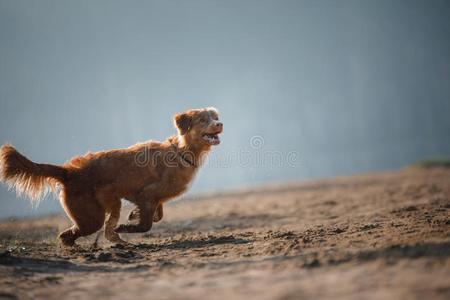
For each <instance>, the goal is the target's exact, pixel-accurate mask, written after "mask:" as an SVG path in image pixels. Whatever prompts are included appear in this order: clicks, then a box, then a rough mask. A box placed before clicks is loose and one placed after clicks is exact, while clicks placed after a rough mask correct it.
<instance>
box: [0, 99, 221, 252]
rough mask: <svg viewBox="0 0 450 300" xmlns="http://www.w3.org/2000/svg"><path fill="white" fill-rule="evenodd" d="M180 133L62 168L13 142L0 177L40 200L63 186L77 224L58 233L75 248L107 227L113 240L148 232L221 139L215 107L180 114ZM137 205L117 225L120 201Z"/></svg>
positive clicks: (0, 164)
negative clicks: (80, 239)
mask: <svg viewBox="0 0 450 300" xmlns="http://www.w3.org/2000/svg"><path fill="white" fill-rule="evenodd" d="M174 123H175V126H176V127H177V129H178V135H176V136H171V137H169V138H168V139H167V140H165V141H164V142H156V141H148V142H145V143H141V144H136V145H134V146H131V147H129V148H126V149H117V150H110V151H101V152H96V153H88V154H86V155H85V156H78V157H75V158H73V159H72V160H70V161H69V162H67V163H65V164H64V165H63V166H56V165H50V164H37V163H34V162H32V161H30V160H28V159H27V158H26V157H24V156H23V155H21V154H20V153H19V152H17V150H16V149H14V148H13V147H12V146H10V145H3V146H2V147H1V148H0V180H1V181H4V182H6V183H7V184H8V185H9V186H10V187H13V188H15V189H16V191H17V193H18V194H19V195H21V194H25V195H27V196H28V197H29V198H30V199H31V200H39V198H41V197H42V196H43V195H44V194H45V193H46V192H47V191H48V190H49V188H51V189H52V190H55V187H57V186H60V187H61V191H60V194H59V198H60V201H61V205H62V207H63V208H64V210H65V212H66V213H67V215H68V216H69V218H70V219H71V220H72V221H73V223H74V224H73V226H72V227H70V228H69V229H67V230H65V231H64V232H62V233H61V234H60V235H59V239H60V240H61V242H62V244H63V245H66V246H72V245H74V243H75V240H76V239H77V238H78V237H80V236H86V235H90V234H92V233H94V232H96V231H98V230H99V229H100V228H101V227H102V226H103V224H104V225H105V237H106V238H107V239H108V240H109V241H111V242H115V243H122V242H123V240H122V239H121V238H120V237H119V235H118V234H117V233H125V232H146V231H148V230H150V228H151V227H152V223H153V222H158V221H159V220H161V218H162V217H163V207H162V205H163V203H164V202H166V201H168V200H169V199H172V198H174V197H176V196H178V195H180V194H181V193H183V192H184V191H185V190H186V189H187V187H188V184H189V183H190V182H191V181H192V179H193V178H194V175H195V173H196V171H197V169H198V168H199V166H200V164H201V162H202V160H203V158H204V156H205V154H206V153H207V152H208V151H209V150H210V148H211V146H212V145H218V144H219V143H220V140H219V137H218V134H220V133H221V132H222V129H223V125H222V123H221V122H219V116H218V112H217V110H216V109H214V108H205V109H191V110H188V111H187V112H184V113H180V114H176V115H175V116H174ZM122 198H124V199H126V200H128V201H131V202H132V203H134V204H135V205H136V208H135V209H134V210H133V211H132V212H131V213H130V215H129V217H128V220H129V221H128V223H127V224H122V225H120V226H118V227H116V226H117V222H118V220H119V216H120V208H121V199H122Z"/></svg>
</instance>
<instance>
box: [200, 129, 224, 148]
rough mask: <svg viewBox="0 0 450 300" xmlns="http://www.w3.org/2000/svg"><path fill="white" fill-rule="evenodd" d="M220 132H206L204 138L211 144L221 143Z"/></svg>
mask: <svg viewBox="0 0 450 300" xmlns="http://www.w3.org/2000/svg"><path fill="white" fill-rule="evenodd" d="M219 133H220V132H218V133H205V134H204V135H203V136H202V138H203V139H204V140H205V141H207V142H208V144H210V145H219V144H220V139H219Z"/></svg>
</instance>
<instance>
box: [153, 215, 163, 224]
mask: <svg viewBox="0 0 450 300" xmlns="http://www.w3.org/2000/svg"><path fill="white" fill-rule="evenodd" d="M162 217H163V216H162V215H159V214H155V215H154V216H153V222H155V223H158V222H159V221H161V219H162Z"/></svg>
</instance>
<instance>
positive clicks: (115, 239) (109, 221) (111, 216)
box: [105, 199, 127, 244]
mask: <svg viewBox="0 0 450 300" xmlns="http://www.w3.org/2000/svg"><path fill="white" fill-rule="evenodd" d="M120 208H121V202H120V199H117V200H116V201H114V202H113V203H110V206H109V207H108V209H107V214H108V216H107V217H106V221H105V238H106V239H107V240H108V241H110V242H112V243H117V244H126V243H127V242H125V241H124V240H122V239H121V238H120V236H119V234H118V233H117V232H115V231H114V228H116V226H117V222H119V217H120Z"/></svg>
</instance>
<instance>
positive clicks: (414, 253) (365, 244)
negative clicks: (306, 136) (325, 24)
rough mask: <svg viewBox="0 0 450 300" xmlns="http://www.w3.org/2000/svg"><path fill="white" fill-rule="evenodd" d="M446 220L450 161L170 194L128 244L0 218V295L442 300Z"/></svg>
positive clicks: (448, 238) (56, 222) (55, 225)
mask: <svg viewBox="0 0 450 300" xmlns="http://www.w3.org/2000/svg"><path fill="white" fill-rule="evenodd" d="M130 208H131V207H128V208H127V209H128V210H129V209H130ZM123 215H125V213H123ZM449 216H450V168H408V169H404V170H400V171H396V172H389V173H378V174H368V175H361V176H355V177H347V178H336V179H332V180H322V181H315V182H310V183H286V184H279V185H266V186H264V187H260V188H255V189H248V190H239V191H233V192H229V193H221V194H211V195H205V196H202V197H196V199H184V200H180V201H175V202H172V203H170V204H168V205H167V206H166V207H165V216H164V219H163V221H161V222H160V223H158V224H155V225H154V227H153V229H152V231H151V232H149V233H147V234H144V235H142V234H139V235H128V236H125V238H126V239H127V240H128V241H129V242H132V243H134V246H129V247H118V246H114V245H111V244H109V243H108V242H106V241H105V240H104V239H103V238H100V239H99V241H98V246H94V245H93V244H94V241H95V239H96V236H91V237H87V238H83V239H81V240H80V241H79V244H80V246H81V248H80V249H78V250H72V251H67V250H63V249H60V248H58V246H57V244H56V242H55V240H56V239H55V237H56V235H57V232H58V231H60V230H62V229H64V228H65V227H67V226H68V221H67V219H66V217H65V216H50V217H45V218H39V219H28V220H11V221H4V222H2V223H0V244H1V245H0V299H29V298H30V299H31V298H32V299H111V298H116V299H286V300H287V299H450V217H449Z"/></svg>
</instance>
